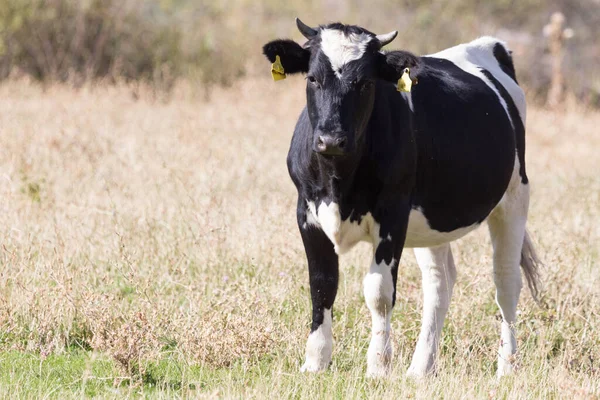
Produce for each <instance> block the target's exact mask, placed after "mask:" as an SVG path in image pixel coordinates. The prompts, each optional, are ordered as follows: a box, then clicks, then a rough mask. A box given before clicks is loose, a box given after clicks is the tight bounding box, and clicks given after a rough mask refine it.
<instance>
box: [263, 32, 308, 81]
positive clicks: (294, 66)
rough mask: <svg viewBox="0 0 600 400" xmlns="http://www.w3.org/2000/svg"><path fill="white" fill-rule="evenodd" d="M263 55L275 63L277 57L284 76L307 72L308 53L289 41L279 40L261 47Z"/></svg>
mask: <svg viewBox="0 0 600 400" xmlns="http://www.w3.org/2000/svg"><path fill="white" fill-rule="evenodd" d="M263 53H264V55H265V56H266V57H267V58H268V59H269V61H270V62H272V63H275V62H276V61H277V56H279V59H280V61H281V64H282V65H283V69H284V70H285V73H286V74H296V73H299V72H308V62H309V60H310V51H309V50H307V49H304V48H302V46H300V45H299V44H298V43H296V42H294V41H293V40H289V39H280V40H274V41H272V42H269V43H267V44H265V45H264V46H263Z"/></svg>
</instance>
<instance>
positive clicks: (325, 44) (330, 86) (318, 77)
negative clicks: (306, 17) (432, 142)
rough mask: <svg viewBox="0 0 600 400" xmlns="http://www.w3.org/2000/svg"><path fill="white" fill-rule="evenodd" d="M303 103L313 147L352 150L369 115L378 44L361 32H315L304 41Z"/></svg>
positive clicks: (338, 152)
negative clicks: (306, 49) (307, 53)
mask: <svg viewBox="0 0 600 400" xmlns="http://www.w3.org/2000/svg"><path fill="white" fill-rule="evenodd" d="M308 46H309V48H310V51H311V57H310V63H309V68H308V72H307V75H306V100H307V101H306V102H307V108H308V115H309V118H310V122H311V124H312V126H313V128H314V129H313V150H314V151H315V152H317V153H319V154H323V155H332V156H337V155H344V154H348V153H352V152H353V151H354V150H355V148H356V146H357V144H358V142H359V141H360V139H361V136H362V132H364V130H365V127H366V125H367V123H368V121H369V117H370V116H371V111H372V110H373V103H374V99H375V81H376V79H377V73H376V72H377V64H376V61H377V54H378V51H379V47H380V45H379V43H378V42H377V39H376V38H375V35H373V34H371V33H368V32H366V31H361V30H354V31H348V30H347V31H346V32H344V30H341V29H335V28H324V29H321V30H319V33H318V35H317V36H316V37H315V38H314V39H312V40H311V41H310V42H309V44H308Z"/></svg>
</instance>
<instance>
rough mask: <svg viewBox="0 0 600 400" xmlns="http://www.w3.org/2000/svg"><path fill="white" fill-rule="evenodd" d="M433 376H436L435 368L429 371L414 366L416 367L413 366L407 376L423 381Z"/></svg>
mask: <svg viewBox="0 0 600 400" xmlns="http://www.w3.org/2000/svg"><path fill="white" fill-rule="evenodd" d="M433 374H434V369H433V368H430V369H429V370H428V369H427V367H418V366H414V365H411V366H410V367H409V368H408V371H406V376H408V377H409V378H411V379H414V380H423V379H425V378H427V377H428V376H431V375H433Z"/></svg>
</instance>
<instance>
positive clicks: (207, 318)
mask: <svg viewBox="0 0 600 400" xmlns="http://www.w3.org/2000/svg"><path fill="white" fill-rule="evenodd" d="M303 93H304V90H303V80H302V79H301V78H290V79H288V80H286V81H284V82H282V83H278V84H274V83H272V82H270V81H269V80H267V79H266V78H265V79H247V80H244V81H241V82H239V83H238V84H236V85H235V86H234V87H233V88H231V89H229V90H224V89H223V90H217V91H215V92H214V93H213V96H212V98H211V100H210V101H206V100H204V99H202V98H200V97H198V96H195V95H194V94H193V91H192V90H191V89H190V88H188V87H185V86H183V87H180V88H178V89H177V90H176V92H175V93H174V94H173V96H172V98H170V99H169V100H168V101H165V100H164V99H160V98H157V96H154V95H152V93H150V92H147V91H145V90H143V89H139V88H137V89H136V88H133V87H126V86H117V87H112V86H102V85H100V86H95V87H86V88H83V89H79V90H77V91H75V90H73V89H71V88H69V87H66V86H52V85H51V86H47V87H40V86H37V85H34V84H29V83H28V82H24V81H21V82H13V83H8V84H4V85H2V86H0V110H2V111H1V112H0V396H1V397H4V398H61V399H64V398H75V397H83V396H98V397H101V398H122V397H126V396H127V397H137V396H139V395H142V396H148V397H157V398H160V397H164V398H167V397H168V398H171V397H186V398H188V397H191V398H213V397H218V398H253V397H254V398H289V397H293V398H315V397H323V398H384V397H385V398H427V399H429V398H449V399H455V398H598V396H600V383H599V382H600V264H599V256H600V224H599V222H600V155H599V151H600V135H598V130H599V127H600V114H598V113H592V112H588V111H585V110H581V109H578V107H576V106H568V107H567V108H566V110H565V111H564V112H560V113H551V112H548V111H544V110H540V109H536V108H530V110H529V115H528V121H527V138H528V142H527V168H528V174H529V176H530V180H531V182H532V201H531V208H530V219H529V221H530V222H529V230H530V232H531V233H532V236H533V238H534V241H535V243H536V244H537V249H538V252H539V254H540V256H541V257H542V258H543V260H544V261H545V263H546V268H545V269H544V270H543V281H544V291H543V295H542V298H541V305H536V304H535V303H534V302H533V300H532V299H531V296H530V294H529V293H528V291H527V290H526V289H524V291H523V293H522V296H521V302H520V305H519V310H520V311H519V313H520V315H519V316H520V319H519V322H518V326H517V328H518V341H519V344H520V352H519V353H518V357H517V362H518V365H519V370H518V372H517V374H516V375H515V376H514V377H510V378H507V379H503V380H502V381H500V382H498V381H497V380H496V379H495V367H496V350H497V346H498V340H499V329H500V321H499V312H498V309H497V307H496V305H495V302H494V286H493V283H492V267H491V264H492V263H491V246H490V243H489V239H488V235H487V229H486V228H485V227H481V228H480V229H478V230H477V231H476V232H474V233H473V234H471V235H469V236H467V237H466V238H464V239H462V240H459V241H458V242H456V243H455V244H453V252H454V257H455V260H456V264H457V268H458V273H459V276H458V281H457V285H456V288H455V294H454V297H453V300H452V304H451V308H450V312H449V315H448V319H447V322H446V325H445V327H444V331H443V339H442V344H441V351H440V354H439V373H438V375H437V376H436V377H434V378H431V379H427V380H425V381H422V382H413V381H411V380H407V379H406V378H405V377H404V373H405V371H406V369H407V368H408V364H409V362H410V357H411V354H412V351H413V349H414V345H415V342H416V337H417V335H418V331H419V326H420V325H419V324H420V321H419V320H420V307H421V303H422V301H421V292H420V272H419V270H418V267H417V265H416V263H415V260H414V257H413V255H412V252H411V251H409V250H407V251H405V253H404V256H403V258H402V262H401V268H400V273H399V280H398V301H397V306H396V308H395V310H394V317H393V340H394V347H395V356H394V361H393V362H394V365H395V370H394V372H393V374H392V376H391V377H390V379H389V380H386V381H371V380H367V379H365V377H364V375H365V370H366V350H367V346H368V343H369V333H370V316H369V313H368V310H367V308H366V306H365V305H364V301H363V298H362V278H363V276H364V274H365V273H366V271H367V268H368V266H369V263H370V250H369V247H368V246H367V245H366V244H365V245H360V246H358V247H357V248H356V249H355V250H353V251H352V252H351V253H350V254H348V255H345V256H343V257H342V262H341V265H342V268H341V279H340V288H339V295H338V299H337V301H336V305H335V307H334V338H335V347H334V356H333V364H332V366H331V369H330V370H329V371H328V372H326V373H323V374H319V375H304V374H300V373H299V372H298V369H299V367H300V365H301V363H302V359H303V353H304V344H305V339H306V337H307V335H308V331H309V323H310V311H309V309H310V298H309V288H308V274H307V269H306V266H305V259H304V253H303V249H302V245H301V241H300V238H299V234H298V233H297V229H296V226H295V213H294V207H295V203H296V198H295V189H294V187H293V185H292V183H291V182H290V180H289V178H288V176H287V171H286V166H285V157H286V153H287V147H288V143H289V140H290V137H291V132H292V130H293V127H294V123H295V120H296V117H297V115H298V114H299V112H300V109H301V107H302V105H303V102H304V94H303Z"/></svg>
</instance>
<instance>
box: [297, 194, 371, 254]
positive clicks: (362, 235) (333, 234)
mask: <svg viewBox="0 0 600 400" xmlns="http://www.w3.org/2000/svg"><path fill="white" fill-rule="evenodd" d="M306 223H307V224H308V225H312V226H317V227H319V228H321V229H322V230H323V232H325V234H326V235H327V237H328V238H329V240H331V242H332V243H333V246H334V249H335V252H336V253H337V254H342V253H345V252H347V251H348V250H350V249H351V248H352V247H353V246H354V245H355V244H356V243H358V242H360V241H370V242H372V241H373V235H374V234H375V235H376V234H378V232H379V225H378V224H376V223H375V220H374V219H373V217H372V216H371V213H367V214H366V215H363V216H361V217H360V218H355V217H353V218H348V219H346V220H342V218H341V215H340V207H339V205H338V204H337V203H335V202H331V203H329V204H327V203H325V202H320V203H318V206H317V205H316V204H315V202H313V201H309V202H307V210H306ZM375 229H376V232H375Z"/></svg>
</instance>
